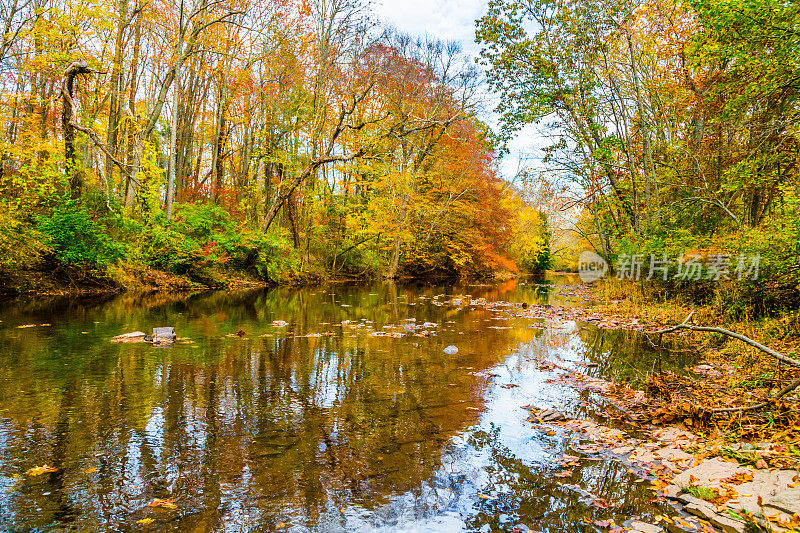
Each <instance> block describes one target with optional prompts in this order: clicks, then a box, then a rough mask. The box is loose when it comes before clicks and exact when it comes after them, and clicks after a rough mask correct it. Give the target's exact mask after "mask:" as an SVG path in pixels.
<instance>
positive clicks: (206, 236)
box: [173, 203, 235, 242]
mask: <svg viewBox="0 0 800 533" xmlns="http://www.w3.org/2000/svg"><path fill="white" fill-rule="evenodd" d="M173 224H174V226H175V229H176V230H177V231H179V232H181V233H183V234H184V235H188V236H190V237H192V238H194V239H196V240H198V241H199V242H203V241H208V240H219V239H220V238H224V237H225V236H226V235H229V234H231V233H232V232H233V231H234V229H235V224H234V222H233V221H232V220H231V215H230V213H228V211H226V210H225V208H224V207H222V206H220V205H217V204H212V203H185V204H179V205H177V206H175V216H174V219H173Z"/></svg>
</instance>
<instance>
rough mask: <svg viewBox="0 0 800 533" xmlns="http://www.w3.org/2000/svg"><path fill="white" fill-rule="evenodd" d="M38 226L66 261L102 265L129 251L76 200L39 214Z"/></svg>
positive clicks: (56, 256)
mask: <svg viewBox="0 0 800 533" xmlns="http://www.w3.org/2000/svg"><path fill="white" fill-rule="evenodd" d="M36 228H37V230H38V231H39V232H41V233H42V234H43V235H44V236H45V237H46V242H47V244H48V245H49V246H50V248H51V250H52V253H53V255H54V256H55V258H56V259H57V260H58V262H59V263H61V264H63V265H69V266H77V265H83V266H101V267H102V266H107V265H110V264H112V263H114V262H116V261H117V260H118V259H120V258H122V257H123V256H124V255H125V246H124V245H123V244H121V243H118V242H113V241H112V240H111V239H109V238H108V237H107V236H106V234H105V232H104V228H103V227H102V225H101V224H98V223H97V222H95V221H93V220H92V218H91V216H90V215H89V212H88V211H87V210H86V208H85V207H84V206H82V205H81V204H80V203H78V202H76V201H74V200H67V201H65V202H64V203H63V204H61V205H58V206H56V207H55V208H54V209H53V211H52V213H51V214H50V215H46V216H40V217H38V218H37V219H36Z"/></svg>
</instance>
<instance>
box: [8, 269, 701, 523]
mask: <svg viewBox="0 0 800 533" xmlns="http://www.w3.org/2000/svg"><path fill="white" fill-rule="evenodd" d="M573 282H575V280H574V279H572V278H569V277H565V276H558V277H556V278H554V279H553V280H550V283H548V284H543V285H537V284H535V283H533V282H530V281H516V280H515V281H511V282H506V283H502V284H492V285H429V284H422V283H420V284H410V285H394V284H386V283H384V284H375V285H365V286H352V285H347V286H340V285H331V286H325V287H315V288H302V289H295V288H277V289H269V290H257V291H245V292H235V293H223V292H212V293H202V294H195V295H172V296H171V295H145V296H142V295H121V296H115V297H97V296H93V297H87V298H79V299H75V298H72V299H57V300H41V299H37V300H29V301H24V300H16V301H12V302H5V303H4V304H2V308H0V357H2V365H0V529H2V530H7V531H32V530H33V531H52V530H80V531H109V530H114V531H128V530H137V531H139V530H154V531H274V530H278V531H325V532H328V531H331V532H335V531H375V530H379V531H463V530H466V531H510V530H511V529H512V528H513V526H514V525H516V524H519V523H522V524H526V525H527V526H529V527H531V528H533V529H534V530H537V531H541V532H562V531H597V529H596V528H595V526H592V525H590V524H591V522H592V521H594V520H606V519H613V520H614V521H615V522H616V523H617V524H622V523H623V522H625V521H626V520H629V519H631V518H632V517H636V516H640V517H642V518H643V519H645V520H647V519H648V518H652V517H653V516H655V515H657V514H661V513H664V505H665V504H662V503H653V502H651V501H650V500H651V499H652V498H653V494H652V492H651V491H650V490H648V489H647V488H646V486H645V485H646V484H645V483H641V482H640V481H639V478H640V474H641V473H636V472H631V471H629V467H628V466H626V465H624V464H623V463H620V462H617V461H613V460H608V459H605V458H602V457H588V458H584V459H582V460H581V461H580V466H576V467H574V468H573V469H572V470H573V473H572V476H571V477H570V478H569V479H567V480H565V479H561V478H558V477H556V476H555V474H556V473H557V472H559V471H562V470H564V466H563V465H561V464H560V463H559V460H560V458H561V456H562V454H564V453H574V452H571V449H572V447H573V446H575V445H577V444H579V438H578V437H577V436H574V435H569V434H566V433H564V432H560V431H559V432H556V433H555V434H554V435H548V434H547V432H542V431H537V430H535V429H534V428H532V427H531V424H530V423H529V422H525V419H526V418H527V416H528V411H527V410H526V409H524V408H523V406H532V407H537V408H550V407H555V408H558V409H560V410H562V411H563V412H565V413H566V414H567V415H569V416H573V417H588V418H592V417H594V418H596V419H601V418H602V417H603V416H604V415H603V413H604V409H603V405H604V404H603V399H602V398H600V397H599V396H597V395H594V394H592V393H590V392H588V391H585V390H584V391H581V390H578V389H576V388H573V387H571V386H569V385H567V384H564V383H559V382H558V381H557V378H558V376H559V374H560V373H562V372H563V370H561V369H560V368H559V366H560V367H564V366H565V365H567V366H572V367H575V368H581V369H583V371H584V372H585V373H587V374H589V375H591V376H595V377H601V378H604V379H628V380H630V379H633V380H635V379H637V378H639V377H641V376H642V375H643V373H644V372H646V371H648V370H650V369H651V368H652V367H653V363H654V360H655V359H656V358H663V360H664V365H665V368H670V367H675V368H678V367H681V366H683V365H686V364H690V363H691V362H692V360H693V358H692V356H691V355H687V354H682V352H680V353H678V355H676V354H675V352H671V353H670V354H663V353H661V354H660V353H659V352H658V350H656V349H655V348H654V347H653V346H652V345H651V344H650V343H649V342H648V341H647V339H645V338H644V337H643V336H642V335H641V334H639V333H636V332H630V331H627V332H626V331H610V330H600V329H597V328H596V327H594V326H592V325H589V324H581V323H574V322H569V321H567V322H564V323H560V324H554V323H551V322H548V323H547V324H544V323H543V321H541V320H536V319H530V318H528V319H522V318H515V317H513V316H512V315H513V312H514V311H518V310H519V309H517V308H513V307H512V308H509V307H505V308H497V309H496V310H490V309H486V308H485V306H481V305H477V306H476V305H468V304H469V303H470V302H475V301H476V300H477V299H480V298H484V299H485V300H486V301H489V302H495V301H507V302H512V303H516V304H520V303H522V302H525V303H529V304H535V303H539V304H545V303H549V304H551V305H554V306H560V305H561V306H573V305H585V304H584V303H583V302H581V301H580V300H579V299H577V298H574V297H571V296H569V294H570V291H569V289H568V287H567V286H566V285H565V284H568V283H573ZM478 302H481V300H478ZM283 322H285V323H286V325H282V323H283ZM426 322H428V324H425V323H426ZM20 326H29V327H20ZM158 326H174V327H175V330H176V332H177V334H178V335H179V337H180V338H181V339H184V340H182V341H180V342H178V343H176V344H175V345H174V346H172V347H153V346H151V345H149V344H144V343H132V344H118V343H112V342H110V340H111V339H112V338H113V337H114V336H115V335H118V334H120V333H125V332H130V331H136V330H140V331H147V332H149V331H150V329H152V328H153V327H158ZM449 345H453V346H456V347H457V348H458V353H456V354H454V355H448V354H447V353H445V352H444V348H445V347H447V346H449ZM662 356H663V357H662ZM548 360H557V361H558V365H559V366H555V367H552V366H549V365H547V364H543V362H546V361H548ZM587 363H590V364H589V365H587ZM576 455H577V454H576ZM36 467H46V468H44V469H40V470H38V471H37V470H32V469H35V468H36ZM598 498H600V499H602V500H603V501H605V502H606V504H607V506H606V507H605V508H600V507H598V506H597V505H592V500H593V499H595V500H596V499H598ZM157 499H158V500H165V501H163V502H161V503H160V504H159V501H158V500H157ZM154 502H155V503H156V504H157V505H156V506H152V505H148V504H152V503H154Z"/></svg>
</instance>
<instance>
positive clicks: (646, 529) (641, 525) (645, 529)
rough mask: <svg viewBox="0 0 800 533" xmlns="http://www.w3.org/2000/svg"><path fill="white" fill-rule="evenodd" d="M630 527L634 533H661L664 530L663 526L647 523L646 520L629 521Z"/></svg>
mask: <svg viewBox="0 0 800 533" xmlns="http://www.w3.org/2000/svg"><path fill="white" fill-rule="evenodd" d="M630 527H631V528H632V529H633V531H634V533H635V532H637V531H638V532H639V533H661V532H662V531H664V528H662V527H659V526H656V525H653V524H648V523H647V522H631V525H630Z"/></svg>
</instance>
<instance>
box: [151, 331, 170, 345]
mask: <svg viewBox="0 0 800 533" xmlns="http://www.w3.org/2000/svg"><path fill="white" fill-rule="evenodd" d="M175 338H176V335H175V328H153V342H155V343H158V342H175Z"/></svg>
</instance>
